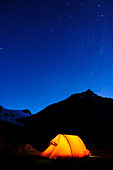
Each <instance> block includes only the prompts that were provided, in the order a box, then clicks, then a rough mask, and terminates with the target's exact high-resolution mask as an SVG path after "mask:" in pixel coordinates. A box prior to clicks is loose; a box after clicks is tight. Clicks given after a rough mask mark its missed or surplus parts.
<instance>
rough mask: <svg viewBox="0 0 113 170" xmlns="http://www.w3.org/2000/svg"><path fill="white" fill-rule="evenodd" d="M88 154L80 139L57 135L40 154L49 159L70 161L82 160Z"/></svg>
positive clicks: (72, 136) (73, 136)
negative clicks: (72, 159) (74, 159)
mask: <svg viewBox="0 0 113 170" xmlns="http://www.w3.org/2000/svg"><path fill="white" fill-rule="evenodd" d="M89 153H90V151H89V150H88V149H86V146H85V144H84V142H83V141H82V140H81V139H80V137H78V136H75V135H62V134H59V135H57V136H56V137H55V138H54V139H52V140H51V141H50V145H49V147H48V148H47V149H46V150H45V151H44V152H42V154H41V156H42V157H47V158H50V159H71V158H82V157H84V156H88V155H89Z"/></svg>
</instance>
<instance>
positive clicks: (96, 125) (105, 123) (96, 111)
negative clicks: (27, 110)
mask: <svg viewBox="0 0 113 170" xmlns="http://www.w3.org/2000/svg"><path fill="white" fill-rule="evenodd" d="M17 121H19V122H21V123H22V124H24V125H25V126H28V127H30V128H31V129H32V130H33V132H34V134H35V135H34V138H35V142H39V141H40V143H43V142H44V143H46V142H48V141H49V140H51V139H52V138H53V137H54V136H56V135H57V134H59V133H61V134H73V135H78V136H80V137H81V138H82V139H83V140H84V141H86V142H88V143H92V142H97V141H98V142H99V141H104V140H111V139H113V135H112V128H113V125H112V122H113V99H111V98H104V97H101V96H98V95H96V94H95V93H93V92H92V91H91V90H87V91H85V92H82V93H77V94H74V95H71V96H70V97H68V98H67V99H65V100H62V101H60V102H57V103H54V104H52V105H49V106H47V107H46V108H45V109H43V110H41V111H40V112H38V113H36V114H35V115H32V116H31V117H28V118H23V119H18V120H17ZM36 133H37V134H38V137H36ZM105 134H106V136H105Z"/></svg>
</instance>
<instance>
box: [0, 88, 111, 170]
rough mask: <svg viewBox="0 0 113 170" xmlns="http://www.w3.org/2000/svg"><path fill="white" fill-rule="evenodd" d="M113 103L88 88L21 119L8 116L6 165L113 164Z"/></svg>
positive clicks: (3, 137)
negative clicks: (9, 119) (10, 118)
mask: <svg viewBox="0 0 113 170" xmlns="http://www.w3.org/2000/svg"><path fill="white" fill-rule="evenodd" d="M112 108H113V99H110V98H104V97H101V96H98V95H96V94H94V93H93V92H92V91H91V90H87V91H85V92H82V93H78V94H74V95H71V96H70V97H69V98H67V99H65V100H63V101H61V102H58V103H55V104H52V105H50V106H48V107H46V108H45V109H44V110H42V111H41V112H39V113H37V114H35V115H32V114H31V115H30V116H29V117H23V118H19V119H17V120H16V122H17V124H16V122H15V123H14V122H13V121H8V117H7V121H6V120H5V119H4V121H3V119H2V120H1V121H0V129H3V130H2V131H1V133H0V164H1V165H2V167H4V169H9V168H11V169H17V170H20V169H21V170H22V169H24V170H25V169H42V168H49V169H62V168H67V169H74V168H76V169H83V168H88V169H92V170H93V169H103V168H104V169H108V167H110V168H111V167H113V136H112V129H113V128H112V126H113V125H112V120H113V119H112ZM3 110H4V109H3V108H2V107H1V113H2V112H3ZM5 111H6V110H5ZM8 113H9V112H8ZM22 114H23V113H22ZM9 116H10V115H9Z"/></svg>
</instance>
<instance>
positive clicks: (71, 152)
mask: <svg viewBox="0 0 113 170" xmlns="http://www.w3.org/2000/svg"><path fill="white" fill-rule="evenodd" d="M63 136H64V137H65V139H66V140H67V142H68V144H69V146H70V150H71V155H72V158H73V153H72V148H71V144H70V142H69V140H68V138H67V137H66V135H64V134H63Z"/></svg>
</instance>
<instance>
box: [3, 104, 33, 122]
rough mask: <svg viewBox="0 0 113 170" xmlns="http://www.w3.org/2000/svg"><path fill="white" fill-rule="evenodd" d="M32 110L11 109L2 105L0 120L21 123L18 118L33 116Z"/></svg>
mask: <svg viewBox="0 0 113 170" xmlns="http://www.w3.org/2000/svg"><path fill="white" fill-rule="evenodd" d="M31 115H32V114H31V112H30V111H29V110H27V109H25V110H10V109H5V108H4V107H2V106H0V121H7V122H11V123H14V124H19V123H18V122H17V121H16V120H17V119H18V118H25V117H29V116H31Z"/></svg>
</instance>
